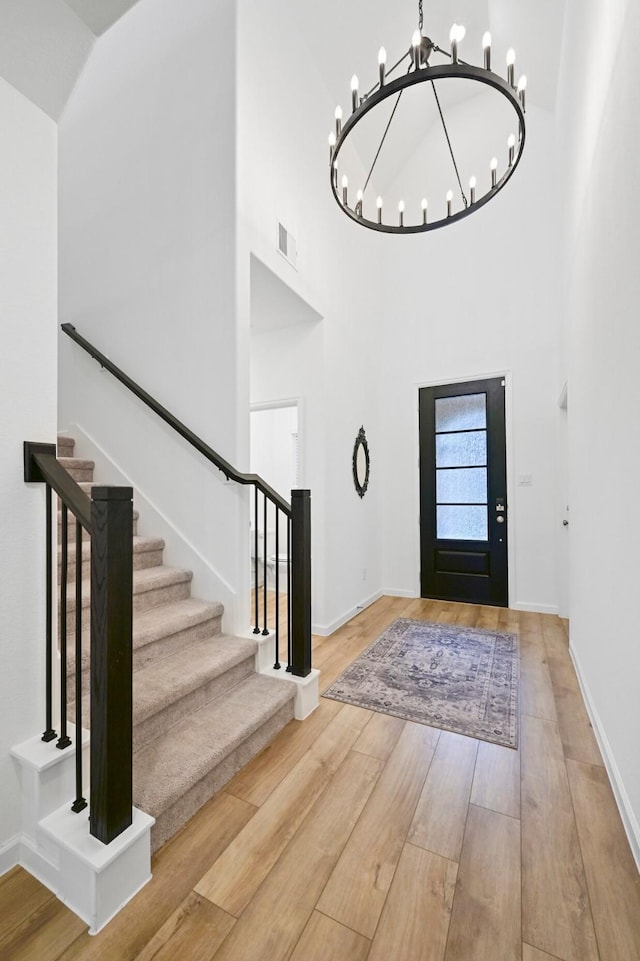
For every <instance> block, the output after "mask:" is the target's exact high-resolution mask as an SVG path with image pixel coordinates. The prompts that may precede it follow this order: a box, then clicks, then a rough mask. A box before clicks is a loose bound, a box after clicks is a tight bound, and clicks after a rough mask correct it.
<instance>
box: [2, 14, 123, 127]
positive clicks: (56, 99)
mask: <svg viewBox="0 0 640 961" xmlns="http://www.w3.org/2000/svg"><path fill="white" fill-rule="evenodd" d="M135 3H137V0H0V14H1V16H0V76H2V77H4V79H5V80H7V81H8V82H9V83H10V84H12V85H13V86H14V87H16V89H17V90H20V92H21V93H23V94H24V95H25V96H26V97H28V98H29V99H30V100H32V101H33V102H34V103H36V104H37V105H38V106H39V107H41V108H42V109H43V110H44V111H45V113H47V114H49V116H50V117H52V118H53V119H54V120H57V119H58V117H59V116H60V114H61V112H62V110H63V108H64V105H65V103H66V102H67V100H68V98H69V95H70V94H71V91H72V90H73V86H74V84H75V82H76V80H77V79H78V76H79V74H80V71H81V70H82V67H83V66H84V64H85V61H86V59H87V57H88V56H89V53H90V51H91V47H92V46H93V44H94V43H95V39H96V37H97V36H99V35H100V34H101V33H104V31H105V30H107V29H108V28H109V27H110V26H112V24H114V23H115V22H116V20H118V19H119V18H120V17H121V16H122V15H123V14H124V13H126V12H127V10H129V9H130V8H131V7H132V6H134V5H135Z"/></svg>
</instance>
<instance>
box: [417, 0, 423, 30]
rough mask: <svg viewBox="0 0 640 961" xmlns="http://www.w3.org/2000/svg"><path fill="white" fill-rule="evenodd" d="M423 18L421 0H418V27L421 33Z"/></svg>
mask: <svg viewBox="0 0 640 961" xmlns="http://www.w3.org/2000/svg"><path fill="white" fill-rule="evenodd" d="M423 20H424V18H423V15H422V0H418V27H419V28H420V33H422V24H423Z"/></svg>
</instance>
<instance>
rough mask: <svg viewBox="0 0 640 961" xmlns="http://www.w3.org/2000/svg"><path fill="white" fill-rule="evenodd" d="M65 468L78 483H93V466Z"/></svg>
mask: <svg viewBox="0 0 640 961" xmlns="http://www.w3.org/2000/svg"><path fill="white" fill-rule="evenodd" d="M65 470H66V472H67V474H68V475H69V477H71V478H73V480H74V481H76V482H77V483H78V484H81V483H82V484H92V483H93V467H65Z"/></svg>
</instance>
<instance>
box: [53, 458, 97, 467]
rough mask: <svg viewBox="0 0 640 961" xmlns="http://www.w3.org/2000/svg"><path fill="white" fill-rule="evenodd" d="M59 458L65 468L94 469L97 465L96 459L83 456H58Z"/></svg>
mask: <svg viewBox="0 0 640 961" xmlns="http://www.w3.org/2000/svg"><path fill="white" fill-rule="evenodd" d="M58 460H59V461H60V465H61V466H62V467H64V469H65V470H93V469H94V467H95V466H96V464H95V461H92V460H86V459H85V458H83V457H58Z"/></svg>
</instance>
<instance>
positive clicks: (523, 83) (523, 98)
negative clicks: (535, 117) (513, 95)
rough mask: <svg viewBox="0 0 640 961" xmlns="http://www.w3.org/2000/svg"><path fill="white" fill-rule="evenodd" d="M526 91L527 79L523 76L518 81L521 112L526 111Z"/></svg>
mask: <svg viewBox="0 0 640 961" xmlns="http://www.w3.org/2000/svg"><path fill="white" fill-rule="evenodd" d="M526 91H527V78H526V77H525V75H524V74H523V75H522V76H521V77H520V79H519V80H518V97H519V98H520V103H521V105H522V109H523V110H526V109H527V105H526Z"/></svg>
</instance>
